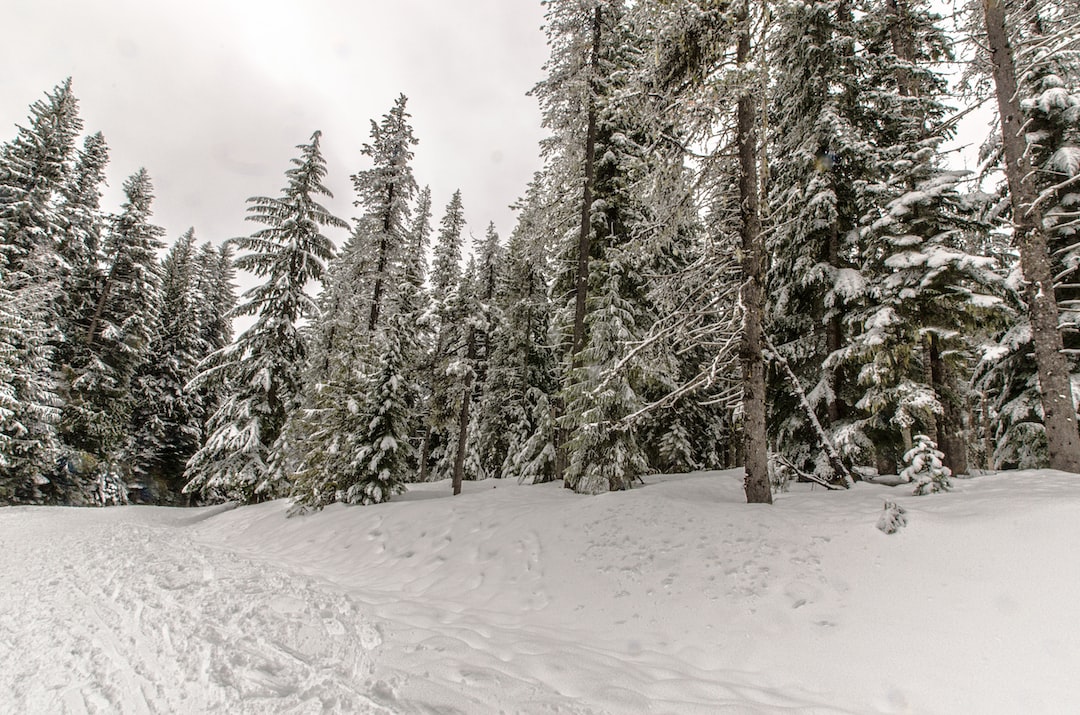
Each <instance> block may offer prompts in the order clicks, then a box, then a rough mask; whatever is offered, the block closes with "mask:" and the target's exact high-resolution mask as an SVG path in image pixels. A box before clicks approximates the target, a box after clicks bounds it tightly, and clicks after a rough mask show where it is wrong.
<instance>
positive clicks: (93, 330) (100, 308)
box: [86, 255, 120, 347]
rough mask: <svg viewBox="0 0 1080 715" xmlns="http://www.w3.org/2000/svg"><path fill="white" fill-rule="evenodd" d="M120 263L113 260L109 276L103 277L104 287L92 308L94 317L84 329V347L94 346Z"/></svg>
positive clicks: (118, 259) (117, 258) (118, 258)
mask: <svg viewBox="0 0 1080 715" xmlns="http://www.w3.org/2000/svg"><path fill="white" fill-rule="evenodd" d="M119 263H120V256H119V255H117V257H116V258H115V259H114V260H113V264H112V265H111V266H110V267H109V275H108V276H106V277H105V285H104V286H102V288H101V296H100V297H98V302H97V305H96V306H95V307H94V315H93V317H91V318H90V327H88V328H87V329H86V347H91V346H92V345H93V344H94V338H95V337H97V329H98V324H99V323H101V316H102V314H104V312H105V302H106V301H108V299H109V291H111V290H112V287H113V283H115V282H116V270H117V269H116V266H117V264H119Z"/></svg>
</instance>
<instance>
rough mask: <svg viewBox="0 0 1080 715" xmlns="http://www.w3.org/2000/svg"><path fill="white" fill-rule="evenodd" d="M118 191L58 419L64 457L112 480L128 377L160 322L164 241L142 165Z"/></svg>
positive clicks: (124, 428) (123, 442) (125, 421)
mask: <svg viewBox="0 0 1080 715" xmlns="http://www.w3.org/2000/svg"><path fill="white" fill-rule="evenodd" d="M124 196H125V199H126V200H125V203H124V204H123V206H122V207H121V212H120V214H118V215H117V216H115V217H113V218H112V220H111V222H110V226H109V229H108V233H107V235H106V237H105V241H104V245H103V255H104V258H105V265H106V266H107V271H105V272H104V273H103V274H102V275H101V279H100V281H99V283H98V285H96V286H95V290H94V292H93V294H92V300H91V301H89V303H88V305H87V307H88V308H90V307H91V305H92V310H93V312H92V314H90V315H89V316H88V317H87V318H85V325H86V328H85V332H83V333H82V334H79V335H76V336H73V337H74V339H76V340H78V344H77V345H76V346H75V354H74V355H73V357H72V362H71V365H70V368H68V370H69V373H68V378H67V380H66V381H65V384H66V385H67V390H66V394H65V395H64V410H63V416H62V421H61V434H62V437H63V440H64V443H65V445H67V446H68V447H70V448H71V449H72V450H74V454H72V455H71V456H70V457H69V459H71V460H72V461H74V462H86V461H87V460H88V459H89V460H90V463H91V464H93V463H94V462H97V463H99V464H100V465H101V466H100V469H101V470H104V472H102V473H108V474H110V475H112V474H117V475H119V476H118V478H124V476H125V475H124V474H123V473H126V471H127V470H126V469H120V468H119V467H117V466H116V465H118V464H120V463H121V462H122V455H121V453H122V451H123V450H125V449H126V448H127V447H128V445H129V438H130V433H129V423H130V419H131V415H132V409H133V407H134V400H135V396H134V394H133V392H132V388H133V380H134V378H135V375H136V371H137V370H138V369H139V368H140V366H142V364H143V362H144V361H145V359H146V357H147V355H148V354H149V350H150V346H151V343H152V342H153V340H154V339H155V338H156V337H157V331H158V330H159V326H160V323H159V317H160V310H161V272H160V265H159V263H158V258H157V254H158V251H159V250H160V249H161V248H162V247H163V246H164V244H163V242H162V240H161V237H162V235H163V234H164V230H163V229H162V228H160V227H159V226H155V225H153V224H152V223H150V217H151V213H152V211H151V204H152V203H153V199H154V194H153V185H152V183H151V181H150V177H149V175H148V174H147V173H146V170H145V169H140V170H139V171H138V172H136V173H135V174H133V175H132V176H131V177H129V178H128V180H127V181H125V182H124ZM80 327H81V326H80ZM80 453H82V454H81V455H80ZM110 478H111V477H110Z"/></svg>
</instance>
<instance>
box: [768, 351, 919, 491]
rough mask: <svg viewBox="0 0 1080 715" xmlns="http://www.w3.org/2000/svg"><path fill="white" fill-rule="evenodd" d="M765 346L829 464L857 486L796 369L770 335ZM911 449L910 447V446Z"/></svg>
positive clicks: (848, 486) (908, 431)
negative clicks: (819, 443)
mask: <svg viewBox="0 0 1080 715" xmlns="http://www.w3.org/2000/svg"><path fill="white" fill-rule="evenodd" d="M764 342H765V347H767V348H768V349H769V352H770V353H771V354H772V356H773V360H775V361H776V364H777V365H779V366H780V369H781V370H783V372H784V376H785V377H786V378H787V381H788V384H789V385H791V389H792V391H793V392H794V393H795V396H796V397H798V398H799V406H800V407H802V410H803V414H805V415H806V419H807V420H808V421H809V422H810V426H811V427H812V428H813V430H814V432H815V433H816V434H817V436H818V441H819V442H821V448H822V449H824V450H825V456H826V457H827V458H828V460H829V466H831V467H832V469H833V472H834V473H835V474H836V476H837V477H839V478H840V479H841V480H842V481H843V482H844V486H845V487H847V488H849V489H850V488H851V487H853V486H855V478H854V477H852V476H851V471H850V470H848V468H847V465H846V464H844V462H843V460H842V459H840V453H839V452H838V451H837V450H836V445H834V444H833V442H832V440H831V439H830V438H829V433H828V432H826V431H825V428H824V427H822V426H821V420H819V419H818V418H817V413H815V412H814V408H813V407H811V406H810V400H808V399H807V398H806V390H804V389H803V386H802V385H801V384H800V383H799V378H798V376H797V375H796V374H795V371H794V370H792V369H791V365H790V364H789V363H788V361H787V358H785V357H784V356H783V355H781V354H780V351H778V350H777V349H776V346H775V345H773V344H772V341H771V340H769V338H768V336H765V337H764ZM905 432H906V434H907V435H908V438H907V442H908V443H910V442H911V437H910V430H907V431H905ZM908 449H910V447H908Z"/></svg>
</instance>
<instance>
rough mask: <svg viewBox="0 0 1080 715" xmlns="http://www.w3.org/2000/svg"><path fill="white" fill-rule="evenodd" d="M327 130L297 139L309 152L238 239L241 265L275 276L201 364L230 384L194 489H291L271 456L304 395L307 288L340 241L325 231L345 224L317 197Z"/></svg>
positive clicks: (248, 297)
mask: <svg viewBox="0 0 1080 715" xmlns="http://www.w3.org/2000/svg"><path fill="white" fill-rule="evenodd" d="M319 137H320V133H319V132H315V133H314V134H313V135H312V137H311V142H310V143H309V144H305V145H300V146H299V147H298V148H299V149H300V157H299V158H296V159H293V160H292V164H293V168H291V169H289V170H288V171H287V172H286V174H285V175H286V178H287V184H286V186H285V188H284V189H283V191H282V195H281V196H280V197H279V198H269V197H262V196H258V197H253V198H251V199H249V200H248V203H249V204H250V206H249V207H248V212H249V214H250V215H249V216H248V219H249V220H251V221H255V222H257V223H260V224H262V225H263V226H264V228H262V229H260V230H259V231H256V232H255V233H254V234H252V235H251V236H249V237H247V238H238V239H233V240H232V241H231V243H232V244H233V245H234V246H235V247H236V248H237V249H239V250H241V251H248V253H245V254H243V255H241V256H240V257H238V258H237V259H236V260H235V265H236V267H237V268H239V269H241V270H247V271H251V272H252V273H254V274H255V275H256V276H259V277H263V278H265V279H266V280H265V282H264V283H262V284H261V285H258V286H255V287H254V288H251V289H250V290H248V291H247V292H246V293H245V294H244V300H243V303H242V304H241V305H240V306H239V307H238V308H237V309H236V310H235V311H234V314H235V315H255V316H256V319H255V323H254V324H253V325H252V326H251V327H250V328H248V329H247V330H246V331H244V333H243V334H241V335H240V336H239V337H238V338H237V339H236V340H235V342H233V343H232V344H230V345H229V346H226V347H225V348H222V349H221V350H219V351H218V352H216V353H214V354H213V355H211V356H210V357H209V358H207V359H206V360H204V361H203V363H202V364H201V366H200V368H201V370H202V372H201V374H200V375H199V377H197V378H196V381H195V384H196V386H198V385H199V384H202V383H204V382H205V381H207V380H213V379H216V378H217V376H218V375H219V374H222V373H224V375H225V376H226V377H227V379H228V380H229V382H228V384H229V386H230V390H231V392H230V393H229V394H227V395H226V396H225V397H224V399H223V401H222V403H221V405H220V406H219V407H218V409H217V411H216V412H215V413H214V415H213V416H212V417H211V418H210V421H209V423H208V426H207V427H208V431H209V432H210V435H209V437H208V438H207V440H206V443H205V444H204V445H203V446H202V448H201V449H200V450H199V451H198V452H196V453H195V454H194V455H193V456H192V458H191V460H190V461H189V462H188V466H187V471H186V473H185V477H186V478H187V479H188V483H187V485H186V486H185V487H184V490H185V491H187V492H199V493H201V494H202V495H203V496H204V497H208V498H229V499H239V500H241V501H255V500H262V499H268V498H274V497H276V496H280V495H282V494H283V493H285V491H286V490H287V487H286V485H284V484H282V483H280V482H279V481H278V480H277V479H271V478H270V477H271V473H270V470H269V457H270V449H271V447H272V446H273V444H274V442H275V441H276V440H277V439H278V437H279V436H280V434H281V431H282V428H283V427H284V425H285V420H286V417H287V416H288V414H289V413H290V412H291V411H292V410H294V409H295V408H296V406H297V402H298V398H299V393H300V377H301V375H300V371H301V370H302V368H303V364H304V360H305V357H306V345H305V341H304V338H303V335H302V334H301V330H300V322H301V321H302V320H305V319H310V318H314V317H317V315H318V308H317V305H316V304H315V301H314V300H313V299H312V298H311V297H310V296H309V295H308V294H307V293H306V291H305V288H306V286H307V285H308V283H309V282H311V281H318V280H322V278H323V274H324V272H325V269H326V262H327V261H328V260H329V259H330V258H331V256H332V255H333V244H332V243H331V241H330V239H329V238H327V237H326V236H325V235H323V234H322V232H321V231H322V230H323V229H324V228H325V227H339V228H345V227H346V224H345V222H343V221H342V220H341V219H339V218H336V217H335V216H333V215H331V214H330V213H329V212H328V211H327V210H326V208H324V207H323V206H322V205H321V204H319V203H318V201H317V197H319V196H331V194H330V192H329V191H328V190H327V189H326V187H325V186H324V185H323V183H322V181H323V178H324V177H325V176H326V165H325V162H324V160H323V157H322V154H321V152H320V148H319Z"/></svg>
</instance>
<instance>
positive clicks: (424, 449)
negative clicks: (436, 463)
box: [419, 424, 434, 483]
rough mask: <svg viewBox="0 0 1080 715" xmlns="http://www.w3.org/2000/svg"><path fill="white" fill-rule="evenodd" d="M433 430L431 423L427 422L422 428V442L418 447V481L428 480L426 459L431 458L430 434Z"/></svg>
mask: <svg viewBox="0 0 1080 715" xmlns="http://www.w3.org/2000/svg"><path fill="white" fill-rule="evenodd" d="M433 432H434V430H433V429H432V428H431V424H428V426H427V429H426V430H424V443H423V445H421V447H420V476H419V479H420V482H421V483H423V482H426V481H427V480H428V461H429V460H430V459H431V436H432V433H433Z"/></svg>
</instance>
